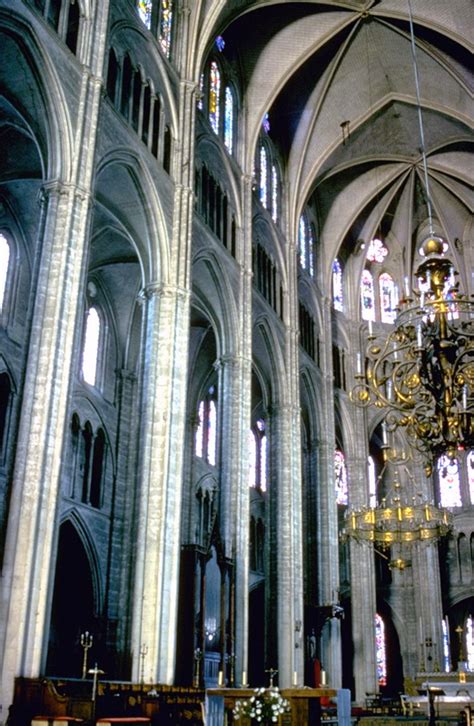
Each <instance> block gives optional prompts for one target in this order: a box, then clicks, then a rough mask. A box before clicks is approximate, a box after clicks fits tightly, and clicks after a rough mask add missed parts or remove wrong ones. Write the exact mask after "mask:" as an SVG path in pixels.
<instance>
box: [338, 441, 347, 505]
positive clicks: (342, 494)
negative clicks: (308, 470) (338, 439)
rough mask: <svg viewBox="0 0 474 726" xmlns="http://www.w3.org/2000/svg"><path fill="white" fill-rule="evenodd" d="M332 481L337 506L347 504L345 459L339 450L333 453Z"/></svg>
mask: <svg viewBox="0 0 474 726" xmlns="http://www.w3.org/2000/svg"><path fill="white" fill-rule="evenodd" d="M334 480H335V486H336V502H337V504H348V501H349V497H348V487H347V468H346V459H345V456H344V454H343V453H342V451H340V450H339V449H336V451H335V452H334Z"/></svg>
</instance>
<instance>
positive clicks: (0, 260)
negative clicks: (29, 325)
mask: <svg viewBox="0 0 474 726" xmlns="http://www.w3.org/2000/svg"><path fill="white" fill-rule="evenodd" d="M9 262H10V245H9V243H8V240H7V238H6V237H5V235H4V234H2V233H1V232H0V313H1V312H3V309H4V305H5V298H6V289H7V275H8V265H9Z"/></svg>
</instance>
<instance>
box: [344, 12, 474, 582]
mask: <svg viewBox="0 0 474 726" xmlns="http://www.w3.org/2000/svg"><path fill="white" fill-rule="evenodd" d="M408 8H409V19H410V39H411V47H412V56H413V66H414V75H415V87H416V99H417V111H418V122H419V131H420V142H421V154H422V161H423V170H424V182H425V190H426V207H427V216H428V223H429V228H428V229H429V234H428V236H427V238H426V239H425V240H424V242H423V243H422V245H421V248H420V250H419V253H420V258H421V262H420V264H419V265H418V268H417V269H416V271H415V276H416V279H417V289H415V290H413V291H411V290H410V285H409V279H408V278H405V289H404V294H403V296H402V299H401V300H400V302H399V306H398V309H397V317H396V319H395V322H394V325H393V326H392V328H391V331H390V332H389V333H388V335H384V336H378V335H376V334H374V332H373V324H372V322H371V321H369V323H368V325H369V330H368V344H367V350H366V354H365V365H363V361H362V356H359V359H358V365H357V373H356V383H355V386H354V387H353V389H352V391H351V394H350V396H351V399H352V401H354V402H355V403H356V404H357V405H359V406H362V407H368V406H371V405H375V406H376V407H378V408H381V409H383V410H384V414H385V415H384V421H383V424H382V432H383V446H382V451H383V461H384V463H383V469H382V472H381V473H380V475H379V483H380V481H381V480H384V481H386V482H389V484H388V485H387V488H386V491H385V495H384V496H383V498H382V499H381V500H380V503H379V504H377V505H375V506H366V507H361V508H359V509H350V508H349V509H348V510H347V512H346V523H345V529H344V532H343V537H345V538H348V537H350V538H351V539H354V540H356V541H359V542H372V543H373V544H374V546H375V549H376V551H378V552H379V554H382V556H384V557H387V555H386V554H384V552H390V555H389V556H388V560H389V566H390V567H391V568H397V569H400V570H403V569H404V568H405V567H407V566H408V565H409V564H410V559H409V557H407V556H404V547H405V546H406V545H413V544H419V543H429V542H434V541H436V540H437V539H439V538H440V537H443V536H445V535H446V534H447V533H448V532H449V530H450V529H451V527H452V515H451V513H450V512H449V511H448V510H446V509H443V508H440V507H437V506H436V505H435V504H434V503H433V502H432V501H430V500H429V499H427V498H426V496H425V495H424V494H423V493H422V492H421V491H418V490H419V489H420V487H417V486H416V484H415V481H414V479H413V477H412V475H411V474H410V472H409V469H408V467H407V464H408V462H409V459H411V458H413V457H414V456H418V454H421V455H422V460H423V461H424V464H425V472H426V474H427V475H430V474H431V472H432V465H433V461H434V460H435V459H436V458H437V457H438V456H440V455H442V454H448V456H450V457H451V458H454V457H455V456H456V452H457V450H458V449H459V448H471V447H473V446H474V425H473V424H474V422H473V409H474V406H473V404H474V300H473V299H472V298H471V299H469V298H468V297H467V296H465V295H463V294H461V292H460V289H459V287H460V286H459V282H457V281H456V276H457V272H456V271H455V269H454V265H453V263H452V261H451V260H450V259H449V257H448V255H447V254H446V253H447V249H448V245H447V243H446V242H445V241H444V240H443V239H442V238H441V237H440V236H438V235H437V234H435V232H434V228H433V219H432V208H431V198H430V189H429V179H428V168H427V160H426V152H425V140H424V131H423V119H422V115H421V103H420V93H419V81H418V68H417V62H416V49H415V37H414V30H413V20H412V12H411V6H410V0H408ZM397 430H403V431H404V432H405V435H406V438H407V441H408V444H409V447H410V452H411V453H410V455H408V454H407V453H406V452H399V451H397V450H396V449H395V448H394V447H392V446H391V445H390V444H389V439H390V440H392V438H393V436H394V434H395V432H396V431H397ZM412 463H413V462H412ZM392 546H395V549H394V552H395V557H394V558H393V559H391V553H392V549H391V548H392ZM380 550H382V552H381V551H380Z"/></svg>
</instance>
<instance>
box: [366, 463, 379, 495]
mask: <svg viewBox="0 0 474 726" xmlns="http://www.w3.org/2000/svg"><path fill="white" fill-rule="evenodd" d="M367 464H368V473H369V507H375V506H376V504H377V477H376V473H375V461H374V459H373V457H372V456H369V458H368V462H367Z"/></svg>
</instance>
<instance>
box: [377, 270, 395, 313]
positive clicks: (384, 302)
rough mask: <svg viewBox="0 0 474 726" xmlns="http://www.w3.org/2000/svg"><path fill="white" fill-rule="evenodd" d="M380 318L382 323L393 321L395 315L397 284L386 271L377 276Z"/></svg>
mask: <svg viewBox="0 0 474 726" xmlns="http://www.w3.org/2000/svg"><path fill="white" fill-rule="evenodd" d="M379 293H380V320H381V321H382V323H394V322H395V318H396V316H397V310H396V308H397V304H398V295H397V286H396V285H395V282H394V280H393V277H392V276H391V275H390V274H389V273H388V272H382V274H381V275H380V277H379Z"/></svg>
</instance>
